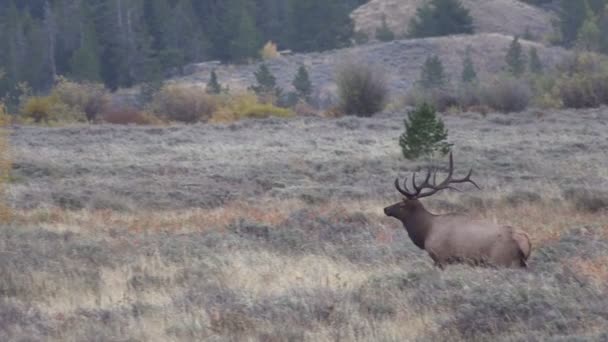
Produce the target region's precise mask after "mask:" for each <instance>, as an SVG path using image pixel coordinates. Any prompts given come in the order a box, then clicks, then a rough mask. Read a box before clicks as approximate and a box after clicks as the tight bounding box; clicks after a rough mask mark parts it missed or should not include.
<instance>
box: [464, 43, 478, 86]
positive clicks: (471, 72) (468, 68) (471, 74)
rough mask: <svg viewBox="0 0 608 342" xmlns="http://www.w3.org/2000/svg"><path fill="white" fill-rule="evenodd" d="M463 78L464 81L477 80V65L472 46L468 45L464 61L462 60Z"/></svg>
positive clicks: (471, 81) (472, 81)
mask: <svg viewBox="0 0 608 342" xmlns="http://www.w3.org/2000/svg"><path fill="white" fill-rule="evenodd" d="M461 79H462V82H463V83H474V82H476V81H477V72H476V71H475V65H474V64H473V58H472V57H471V47H468V48H467V51H466V52H465V56H464V61H463V62H462V77H461Z"/></svg>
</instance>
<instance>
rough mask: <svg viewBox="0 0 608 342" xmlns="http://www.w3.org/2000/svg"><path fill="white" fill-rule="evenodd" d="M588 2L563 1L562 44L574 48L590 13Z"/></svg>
mask: <svg viewBox="0 0 608 342" xmlns="http://www.w3.org/2000/svg"><path fill="white" fill-rule="evenodd" d="M588 9H589V7H588V3H587V1H586V0H579V1H572V0H561V1H560V9H559V12H558V13H559V26H560V33H561V38H562V43H563V44H564V45H566V46H572V45H573V44H574V42H575V41H576V38H577V36H578V30H579V28H580V27H581V26H582V24H583V22H584V21H585V19H586V16H587V14H588V13H589V12H588Z"/></svg>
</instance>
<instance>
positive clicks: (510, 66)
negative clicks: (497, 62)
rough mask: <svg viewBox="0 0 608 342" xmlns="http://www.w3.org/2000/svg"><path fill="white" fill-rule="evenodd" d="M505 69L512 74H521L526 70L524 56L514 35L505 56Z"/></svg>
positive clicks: (517, 38)
mask: <svg viewBox="0 0 608 342" xmlns="http://www.w3.org/2000/svg"><path fill="white" fill-rule="evenodd" d="M505 62H506V64H507V70H508V71H509V73H511V74H513V75H514V76H521V75H522V74H523V73H524V72H525V71H526V56H525V55H524V53H523V50H522V46H521V43H520V42H519V37H514V38H513V40H512V41H511V45H509V50H508V51H507V55H506V56H505Z"/></svg>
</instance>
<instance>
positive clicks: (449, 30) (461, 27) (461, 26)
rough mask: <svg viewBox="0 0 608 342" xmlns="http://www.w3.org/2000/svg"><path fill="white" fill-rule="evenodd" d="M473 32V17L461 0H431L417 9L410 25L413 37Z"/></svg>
mask: <svg viewBox="0 0 608 342" xmlns="http://www.w3.org/2000/svg"><path fill="white" fill-rule="evenodd" d="M460 33H473V18H472V17H471V15H470V14H469V11H468V10H467V9H466V8H464V6H462V4H461V3H460V1H459V0H431V1H430V3H427V4H425V5H423V6H422V7H420V8H418V9H417V10H416V17H414V18H413V19H412V20H411V22H410V26H409V35H410V36H412V37H434V36H446V35H450V34H460Z"/></svg>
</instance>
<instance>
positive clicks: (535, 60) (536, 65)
mask: <svg viewBox="0 0 608 342" xmlns="http://www.w3.org/2000/svg"><path fill="white" fill-rule="evenodd" d="M529 60H530V65H529V66H528V70H530V72H531V73H533V74H541V73H542V72H543V63H542V62H541V60H540V57H539V56H538V50H537V49H536V48H535V47H533V48H531V49H530V57H529Z"/></svg>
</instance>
